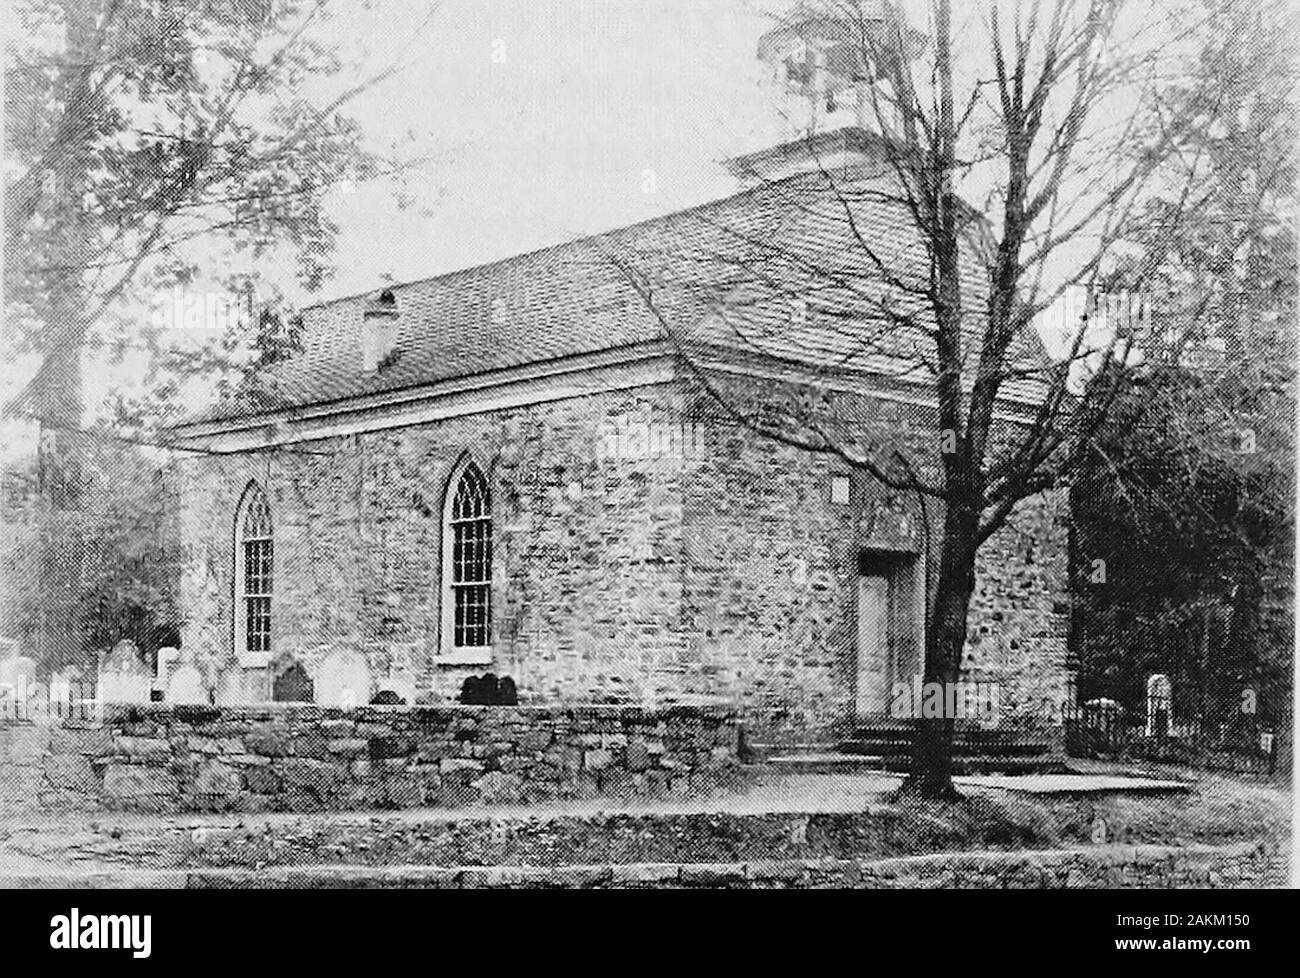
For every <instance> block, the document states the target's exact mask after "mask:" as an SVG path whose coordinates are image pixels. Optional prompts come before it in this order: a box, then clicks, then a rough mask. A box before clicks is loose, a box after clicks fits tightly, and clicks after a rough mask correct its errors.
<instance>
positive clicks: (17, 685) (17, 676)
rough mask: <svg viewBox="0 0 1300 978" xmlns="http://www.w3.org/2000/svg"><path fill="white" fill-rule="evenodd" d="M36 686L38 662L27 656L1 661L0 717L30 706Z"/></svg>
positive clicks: (12, 656) (15, 656) (16, 656)
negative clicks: (33, 688)
mask: <svg viewBox="0 0 1300 978" xmlns="http://www.w3.org/2000/svg"><path fill="white" fill-rule="evenodd" d="M35 684H36V660H34V659H30V658H28V657H27V656H25V655H11V656H9V657H8V658H6V659H0V716H3V715H5V714H6V713H12V712H15V711H19V710H22V709H24V708H26V707H28V706H30V700H31V697H32V695H33V692H32V687H33V686H34V685H35Z"/></svg>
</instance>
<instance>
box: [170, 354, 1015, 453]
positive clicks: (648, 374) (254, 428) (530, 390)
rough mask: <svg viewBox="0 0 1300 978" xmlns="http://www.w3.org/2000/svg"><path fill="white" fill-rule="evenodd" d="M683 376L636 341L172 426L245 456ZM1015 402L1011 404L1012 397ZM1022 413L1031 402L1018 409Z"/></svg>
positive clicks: (880, 384)
mask: <svg viewBox="0 0 1300 978" xmlns="http://www.w3.org/2000/svg"><path fill="white" fill-rule="evenodd" d="M693 355H694V356H695V357H696V358H697V362H698V363H699V364H700V365H701V366H702V367H704V368H705V369H707V370H709V371H711V372H712V371H717V372H722V373H727V374H730V375H733V376H739V377H752V378H757V379H762V380H774V381H783V382H786V383H795V384H804V385H808V384H813V385H816V386H818V387H822V388H825V389H829V390H839V391H844V392H846V393H854V394H863V395H870V396H871V397H873V398H876V399H878V400H882V401H891V402H894V403H899V404H908V405H913V406H917V407H934V406H935V405H936V403H937V401H936V398H935V397H934V395H933V393H928V392H927V388H928V386H929V385H928V384H925V383H923V382H918V381H916V380H909V379H906V378H903V377H891V376H889V375H887V374H873V375H865V374H855V373H853V372H851V371H836V372H834V373H827V372H826V371H820V370H817V369H816V368H814V367H809V366H807V365H802V364H798V363H795V362H792V361H777V360H775V359H769V358H763V361H762V362H758V360H757V358H754V357H749V356H745V355H743V354H738V353H737V351H733V350H726V349H723V348H707V349H705V348H699V349H696V350H694V351H693ZM685 375H686V372H685V371H683V370H682V369H681V368H680V367H679V365H678V364H677V362H676V356H675V354H674V353H673V352H672V350H671V348H670V347H669V346H668V344H666V343H664V342H661V341H655V342H650V343H646V344H642V345H639V346H636V347H627V348H623V349H620V350H609V351H603V352H601V353H597V354H583V355H580V356H575V357H568V358H565V359H563V360H557V361H552V362H549V363H541V364H528V365H526V366H522V367H518V368H512V369H509V370H502V371H497V372H495V373H493V374H490V375H478V376H473V377H462V378H456V379H454V380H449V381H442V382H438V383H434V384H429V385H426V386H424V387H420V388H414V389H409V390H403V391H391V392H386V393H378V394H369V395H362V396H358V397H355V398H350V399H347V400H341V401H337V402H334V403H328V404H311V405H304V406H302V407H298V408H292V409H287V410H283V411H277V412H268V413H266V414H262V415H257V416H254V417H236V418H229V419H222V420H215V421H200V422H194V423H190V424H183V425H178V426H176V427H175V428H173V429H172V434H173V438H174V441H173V445H174V447H176V448H178V449H191V450H197V451H202V452H216V453H238V452H248V451H256V450H258V449H265V448H275V447H281V446H287V445H295V444H302V443H305V442H313V441H322V440H326V439H330V438H337V437H345V436H348V435H355V434H363V433H366V432H372V431H386V430H392V429H396V428H405V427H411V426H413V425H420V424H427V423H429V422H433V421H442V420H446V419H449V418H457V417H465V416H468V415H474V414H482V413H486V412H490V411H503V410H509V409H512V408H518V407H525V406H528V405H533V404H545V403H551V402H555V401H563V400H567V399H569V398H576V397H583V396H588V395H591V394H597V393H608V392H614V391H620V390H630V389H633V388H637V387H648V386H655V385H659V384H666V383H671V382H673V381H675V380H678V379H680V378H682V377H684V376H685ZM1007 401H1008V406H1010V404H1011V403H1014V402H1012V401H1011V400H1010V399H1007ZM1018 406H1019V407H1020V408H1021V411H1022V412H1023V410H1024V409H1025V408H1026V407H1027V406H1030V404H1029V402H1028V401H1026V402H1024V403H1021V404H1019V405H1018ZM996 416H998V417H1000V418H1002V419H1003V420H1008V421H1017V422H1024V421H1025V420H1026V418H1025V417H1024V415H1023V413H1020V414H1017V413H1014V412H1010V411H1000V412H998V413H997V415H996Z"/></svg>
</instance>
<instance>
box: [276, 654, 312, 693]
mask: <svg viewBox="0 0 1300 978" xmlns="http://www.w3.org/2000/svg"><path fill="white" fill-rule="evenodd" d="M271 699H273V700H275V702H277V703H312V702H314V701H315V699H316V688H315V684H314V683H313V682H312V681H311V676H310V675H308V673H307V670H306V669H305V668H304V667H303V664H302V663H301V662H295V663H293V664H292V665H290V666H289V667H288V668H287V669H284V670H282V671H281V672H280V673H279V674H278V675H277V676H276V677H275V682H274V683H272V684H271Z"/></svg>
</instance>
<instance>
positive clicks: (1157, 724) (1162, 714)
mask: <svg viewBox="0 0 1300 978" xmlns="http://www.w3.org/2000/svg"><path fill="white" fill-rule="evenodd" d="M1173 732H1174V687H1173V683H1171V682H1170V681H1169V677H1168V676H1166V675H1163V674H1161V673H1156V674H1154V675H1152V676H1150V677H1149V678H1148V679H1147V730H1146V733H1147V736H1148V737H1170V736H1172V735H1173Z"/></svg>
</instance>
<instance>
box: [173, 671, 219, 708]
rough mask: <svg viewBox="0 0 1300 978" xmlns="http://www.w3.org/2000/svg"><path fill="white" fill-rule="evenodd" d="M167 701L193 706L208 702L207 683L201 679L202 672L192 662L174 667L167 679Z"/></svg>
mask: <svg viewBox="0 0 1300 978" xmlns="http://www.w3.org/2000/svg"><path fill="white" fill-rule="evenodd" d="M166 701H167V702H168V703H180V704H183V705H186V706H194V705H200V704H207V703H210V702H211V700H210V699H209V698H208V684H207V683H206V682H204V680H203V673H202V672H201V671H200V670H199V667H198V666H196V665H195V664H194V663H193V662H184V663H181V665H179V666H177V667H176V670H175V671H174V672H173V673H172V674H171V678H170V679H169V680H168V681H167V696H166Z"/></svg>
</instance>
